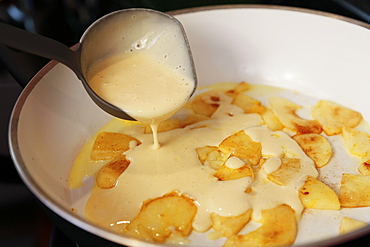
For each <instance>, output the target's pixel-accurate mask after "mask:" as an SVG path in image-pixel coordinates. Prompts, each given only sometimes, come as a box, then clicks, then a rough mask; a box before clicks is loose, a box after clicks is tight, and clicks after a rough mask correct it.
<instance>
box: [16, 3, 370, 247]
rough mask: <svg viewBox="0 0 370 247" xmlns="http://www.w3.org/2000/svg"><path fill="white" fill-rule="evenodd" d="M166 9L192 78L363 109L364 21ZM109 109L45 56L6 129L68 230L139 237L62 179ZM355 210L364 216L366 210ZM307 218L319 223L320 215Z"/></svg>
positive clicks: (32, 181) (97, 238)
mask: <svg viewBox="0 0 370 247" xmlns="http://www.w3.org/2000/svg"><path fill="white" fill-rule="evenodd" d="M172 14H174V15H175V17H176V18H178V19H179V20H180V22H182V24H183V26H184V28H185V31H186V33H187V36H188V39H189V43H190V46H191V49H192V52H193V56H194V60H195V65H196V70H197V75H198V81H199V85H207V84H211V83H215V82H223V81H235V82H239V81H243V80H245V81H248V82H250V83H258V84H267V85H273V86H278V87H283V88H288V89H294V90H296V91H298V92H301V93H304V94H307V95H310V96H313V97H316V98H319V99H329V100H333V101H335V102H338V103H340V104H343V105H345V106H347V107H350V108H353V109H356V110H358V111H360V112H361V113H362V114H363V116H364V117H365V119H367V120H369V119H370V107H369V104H370V100H369V96H368V95H369V92H370V30H369V29H368V28H370V26H369V25H366V24H364V23H360V22H357V21H354V20H351V19H347V18H344V17H340V16H337V15H332V14H327V13H322V12H314V11H308V10H302V9H293V8H281V7H272V6H268V7H267V6H254V5H244V6H237V5H233V7H230V6H221V7H220V6H219V7H207V8H195V9H189V10H184V11H177V12H173V13H172ZM110 118H111V116H109V115H108V114H106V113H105V112H103V111H102V110H101V109H100V108H98V107H97V106H96V105H95V104H94V102H92V100H91V99H90V98H89V96H88V95H87V93H86V91H85V89H84V88H83V86H82V85H81V83H80V82H79V81H78V79H77V78H76V76H75V74H74V73H73V72H72V71H70V70H69V69H68V68H67V67H65V66H64V65H62V64H58V63H56V62H51V63H49V64H48V65H47V66H46V67H45V68H43V69H42V70H41V71H40V72H39V73H38V74H37V75H36V76H35V77H34V78H33V79H32V80H31V81H30V83H29V84H28V85H27V87H26V88H25V89H24V91H23V93H22V94H21V95H20V97H19V99H18V102H17V103H16V105H15V108H14V111H13V114H12V117H11V123H10V129H9V136H10V146H11V147H10V148H11V155H12V157H13V160H14V162H15V165H16V167H17V169H18V172H19V173H20V175H21V177H22V179H23V180H24V182H25V183H26V185H27V186H28V187H29V188H30V189H31V191H32V192H33V193H34V194H35V195H36V196H37V198H38V199H39V200H40V201H41V203H42V204H43V205H45V206H46V208H47V209H48V210H49V211H50V212H51V215H52V217H53V218H54V219H55V220H56V222H57V224H59V225H60V226H61V228H62V230H63V229H64V230H65V231H66V232H68V234H69V235H70V236H71V237H72V238H73V239H74V240H76V241H80V242H84V241H85V243H86V241H89V240H90V241H94V243H95V244H98V243H101V244H100V245H102V244H103V243H104V245H105V246H107V245H109V244H110V245H116V244H117V243H119V244H125V245H129V246H144V243H143V242H141V241H140V240H137V239H132V238H128V237H126V236H119V235H116V234H114V233H111V232H109V231H107V230H104V229H102V228H99V227H97V226H95V225H92V224H90V223H89V222H88V221H87V220H86V219H85V218H84V217H83V205H84V203H85V201H86V199H87V197H88V193H89V188H90V187H89V185H88V184H87V185H86V186H85V187H84V188H82V189H79V190H70V189H69V188H68V177H69V172H70V170H71V167H72V165H73V162H74V159H75V157H76V155H77V154H78V153H79V151H80V149H81V147H82V145H83V144H84V142H86V141H87V140H88V139H89V138H90V137H91V136H92V135H93V134H94V133H95V132H96V131H97V130H98V128H99V127H101V126H102V125H103V124H105V123H106V122H107V121H108V120H109V119H110ZM72 207H73V208H77V212H72V210H71V208H72ZM362 210H363V211H361V212H362V213H363V214H364V215H365V214H367V215H368V216H366V217H365V216H364V220H367V221H368V222H370V218H369V215H370V210H369V209H366V208H365V209H362ZM329 223H330V221H329ZM314 227H315V228H319V229H318V230H319V231H322V232H325V231H326V227H327V225H326V224H325V223H319V224H315V226H314ZM71 229H72V230H71ZM368 233H370V227H365V228H363V229H360V230H358V231H356V232H353V233H350V234H347V235H344V236H340V237H338V236H336V235H335V236H321V237H320V238H315V237H314V236H309V237H306V238H305V239H304V240H302V241H300V244H303V245H305V244H307V245H313V242H317V241H321V242H320V243H315V244H314V245H316V246H317V245H334V244H338V243H344V242H346V241H349V240H353V239H356V238H358V237H361V236H363V235H365V234H368ZM329 235H330V234H329ZM82 238H84V239H82ZM200 244H202V245H203V244H212V242H210V241H207V240H202V239H200V238H195V239H194V240H193V241H192V245H194V246H199V245H200ZM81 245H82V244H81ZM148 245H149V244H148Z"/></svg>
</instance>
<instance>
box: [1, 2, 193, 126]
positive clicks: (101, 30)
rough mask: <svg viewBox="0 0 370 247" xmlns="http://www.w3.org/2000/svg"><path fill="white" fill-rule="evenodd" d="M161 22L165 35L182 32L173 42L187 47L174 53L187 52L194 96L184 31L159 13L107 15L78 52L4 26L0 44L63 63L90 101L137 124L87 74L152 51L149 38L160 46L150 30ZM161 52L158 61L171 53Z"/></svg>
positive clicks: (85, 37) (89, 32) (143, 11)
mask: <svg viewBox="0 0 370 247" xmlns="http://www.w3.org/2000/svg"><path fill="white" fill-rule="evenodd" d="M158 22H160V24H161V25H162V23H163V28H164V29H163V32H165V28H166V25H167V24H168V23H176V24H177V25H176V26H177V28H179V29H180V31H181V33H182V34H183V36H182V37H176V36H174V37H173V38H174V39H177V40H179V41H182V42H183V43H184V47H181V49H182V50H181V49H179V50H178V51H172V53H176V52H184V49H186V50H185V52H187V54H188V56H189V60H188V61H189V62H188V64H185V65H184V66H185V67H189V68H187V69H188V70H190V71H191V72H192V75H193V78H191V79H192V80H193V81H194V90H193V93H194V91H195V88H196V85H197V80H196V74H195V67H194V62H193V59H192V55H191V51H190V47H189V43H188V41H187V38H186V35H185V31H184V28H183V27H182V25H181V23H180V22H179V21H178V20H177V19H176V18H174V17H172V16H170V15H167V14H165V13H162V12H159V11H155V10H151V9H140V8H139V9H136V8H132V9H123V10H119V11H116V12H112V13H110V14H107V15H105V16H103V17H101V18H100V19H98V20H97V21H95V22H94V23H93V24H91V25H90V26H89V27H88V28H87V30H86V31H85V33H84V34H83V35H82V37H81V39H80V42H79V44H78V46H77V47H78V48H77V50H76V51H73V50H72V49H70V48H69V47H67V46H65V45H64V44H62V43H60V42H58V41H55V40H52V39H49V38H47V37H44V36H41V35H38V34H34V33H31V32H27V31H25V30H22V29H19V28H16V27H13V26H11V25H8V24H4V23H1V22H0V31H1V35H0V43H1V44H4V45H6V46H8V47H11V48H14V49H17V50H21V51H24V52H28V53H31V54H34V55H38V56H41V57H44V58H48V59H52V60H56V61H58V62H60V63H63V64H64V65H66V66H68V67H69V68H70V69H71V70H73V71H74V73H75V74H76V75H77V77H78V78H79V79H80V80H81V82H82V84H83V86H84V88H85V89H86V91H87V93H88V94H89V96H90V97H91V99H92V100H93V101H94V102H95V103H96V104H97V105H98V106H99V107H100V108H101V109H103V110H104V111H106V112H107V113H109V114H111V115H113V116H115V117H118V118H121V119H126V120H135V119H134V118H132V117H131V116H130V115H128V114H127V113H126V112H125V111H124V110H123V109H120V108H118V107H116V106H115V105H113V104H111V103H109V102H107V101H105V100H104V99H102V98H101V97H100V96H99V95H98V94H97V93H96V92H95V91H94V90H93V89H92V88H91V87H90V85H89V83H88V78H87V73H88V71H89V69H90V68H91V66H93V65H94V63H96V62H98V61H99V60H100V59H102V58H104V57H107V56H110V55H114V54H118V53H122V52H128V51H130V50H132V49H143V48H149V47H145V46H146V45H145V42H146V41H147V40H148V38H150V36H153V37H152V38H151V39H152V40H153V39H154V41H155V43H156V44H155V45H157V46H158V45H161V44H160V43H161V39H158V37H160V35H162V33H153V30H152V29H151V28H150V27H151V25H150V23H158ZM144 23H149V25H147V27H148V28H147V29H145V28H144V29H143V24H144ZM166 23H167V24H166ZM139 30H141V31H139ZM152 43H153V42H152ZM151 45H153V44H151ZM157 50H158V49H157ZM159 50H163V53H161V52H160V53H158V54H156V56H157V58H158V59H160V60H163V59H164V58H165V57H166V52H168V51H166V46H165V45H164V44H163V46H162V48H161V49H159ZM172 55H175V54H172ZM172 57H176V56H172ZM177 62H178V61H177ZM174 66H175V63H174Z"/></svg>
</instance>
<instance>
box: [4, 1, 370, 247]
mask: <svg viewBox="0 0 370 247" xmlns="http://www.w3.org/2000/svg"><path fill="white" fill-rule="evenodd" d="M228 3H237V4H244V3H252V4H273V5H284V6H293V7H303V8H308V9H314V10H321V11H325V12H330V13H335V14H339V15H343V16H347V17H351V18H354V19H358V20H360V21H363V22H368V23H370V1H367V0H366V1H363V0H346V1H345V0H324V1H321V0H270V1H263V0H262V1H258V0H257V1H251V0H245V1H227V0H224V1H222V0H204V1H181V2H180V1H171V0H162V1H145V0H143V1H114V0H109V1H103V0H102V1H98V0H96V1H78V0H76V1H74V0H71V1H54V2H53V1H45V0H26V1H16V0H14V1H11V0H10V1H9V0H3V1H1V0H0V21H5V22H9V23H12V24H14V25H17V26H20V27H23V28H26V29H28V30H31V31H35V32H38V33H40V34H42V35H45V36H48V37H51V38H53V39H56V40H59V41H60V42H62V43H64V44H66V45H69V46H72V45H73V44H75V43H77V42H78V39H79V37H80V36H81V35H82V32H83V30H85V29H86V27H87V26H88V25H89V24H90V23H91V21H93V20H95V19H97V18H98V17H100V16H102V15H104V14H106V13H108V12H111V11H114V10H117V9H122V8H127V7H147V8H153V9H157V10H160V11H170V10H175V9H180V8H187V7H195V6H200V5H213V4H228ZM51 5H53V6H51ZM46 9H47V10H50V11H47V12H45V10H46ZM17 11H18V12H17ZM22 11H23V13H22ZM78 13H80V14H81V13H84V18H82V16H81V15H79V14H78ZM51 16H53V18H50V17H51ZM32 59H34V60H32ZM30 61H33V63H32V66H31V67H30V68H28V69H29V70H31V73H30V74H29V76H32V75H33V73H35V72H36V71H38V70H39V69H40V68H42V66H43V65H44V64H45V63H46V62H47V60H43V59H39V58H30ZM32 69H33V72H32ZM14 78H15V77H13V76H12V75H10V73H9V72H8V71H7V70H6V69H5V68H4V65H3V64H2V63H1V61H0V109H1V118H0V165H1V168H2V169H1V172H0V246H2V247H44V246H45V247H46V246H50V247H72V246H73V247H75V246H77V244H76V243H73V242H72V241H71V240H70V239H69V238H68V237H67V236H65V235H64V234H63V233H62V232H61V231H60V230H59V229H58V228H57V227H56V226H55V225H54V224H53V222H52V221H51V220H50V218H49V217H48V216H47V214H46V213H45V211H44V210H43V209H42V207H41V206H40V204H39V202H38V201H37V200H36V199H35V197H34V195H33V194H32V193H31V192H30V191H29V190H28V189H27V187H26V186H25V185H24V184H23V182H22V181H21V179H20V177H19V176H18V174H17V172H16V170H15V168H14V165H13V163H12V161H11V158H10V155H9V149H8V143H7V130H8V122H9V118H10V114H11V110H12V107H13V105H14V104H15V101H16V99H17V97H18V95H19V93H20V92H21V90H22V87H21V86H19V85H18V84H17V81H16V80H15V79H14ZM364 243H370V236H369V237H364V238H362V239H360V240H357V241H356V242H355V243H354V242H352V243H347V244H344V245H342V246H354V245H356V244H357V245H360V246H363V245H364Z"/></svg>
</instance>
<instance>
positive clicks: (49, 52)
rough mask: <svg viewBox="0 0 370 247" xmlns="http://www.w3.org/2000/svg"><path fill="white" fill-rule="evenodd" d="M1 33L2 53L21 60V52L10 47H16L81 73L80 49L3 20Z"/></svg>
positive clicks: (0, 28)
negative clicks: (76, 49)
mask: <svg viewBox="0 0 370 247" xmlns="http://www.w3.org/2000/svg"><path fill="white" fill-rule="evenodd" d="M0 33H1V35H0V53H3V54H5V55H9V56H13V57H15V59H16V60H18V61H19V60H20V59H21V58H20V57H19V54H16V53H15V51H12V50H11V49H9V47H10V48H14V49H17V50H20V51H24V52H27V53H31V54H34V55H37V56H40V57H44V58H48V59H52V60H56V61H58V62H61V63H63V64H65V65H66V66H68V67H69V68H71V69H72V70H73V71H74V72H75V73H76V74H78V75H80V73H81V69H80V53H79V51H76V52H75V51H73V50H71V49H70V48H69V47H67V46H66V45H64V44H62V43H60V42H58V41H56V40H53V39H50V38H47V37H44V36H42V35H39V34H35V33H31V32H28V31H25V30H23V29H20V28H17V27H14V26H11V25H9V24H5V23H2V22H0ZM3 60H4V59H3ZM5 65H7V64H6V62H5ZM10 66H11V65H10ZM13 74H14V73H13ZM21 79H22V78H21ZM22 80H24V79H22Z"/></svg>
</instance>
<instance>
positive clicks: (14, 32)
mask: <svg viewBox="0 0 370 247" xmlns="http://www.w3.org/2000/svg"><path fill="white" fill-rule="evenodd" d="M0 34H1V35H0V45H1V44H2V45H5V46H8V47H11V48H15V49H17V50H21V51H24V52H28V53H31V54H34V55H37V56H40V57H44V58H48V59H52V60H56V61H58V62H60V63H63V64H64V65H66V66H68V67H69V68H70V69H71V70H73V72H75V74H76V75H77V77H78V78H79V79H80V80H81V82H82V84H83V86H84V88H85V89H86V91H87V93H88V94H89V95H90V97H91V99H92V100H93V101H94V102H95V103H96V104H97V105H98V106H99V107H100V108H102V109H103V110H104V111H106V112H108V113H109V114H111V115H113V116H116V117H118V118H122V119H126V120H134V121H136V120H135V119H133V118H132V117H131V116H130V115H128V114H127V113H126V112H124V111H122V110H121V109H119V108H117V107H116V106H114V105H112V104H110V103H108V102H106V101H105V100H103V99H102V98H100V97H99V96H98V95H97V94H96V93H95V92H94V91H93V90H92V89H91V87H90V86H89V85H88V83H87V81H86V80H85V78H84V75H83V73H82V70H81V61H80V59H81V55H80V50H79V49H77V51H73V50H71V49H70V48H69V47H67V46H66V45H64V44H62V43H60V42H58V41H56V40H53V39H49V38H47V37H44V36H42V35H39V34H34V33H31V32H28V31H25V30H23V29H20V28H16V27H13V26H11V25H8V24H5V23H2V22H0ZM0 52H2V53H9V52H10V50H9V49H8V48H7V47H4V46H0Z"/></svg>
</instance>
